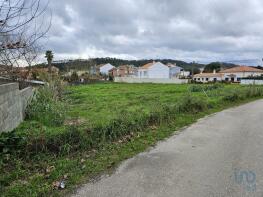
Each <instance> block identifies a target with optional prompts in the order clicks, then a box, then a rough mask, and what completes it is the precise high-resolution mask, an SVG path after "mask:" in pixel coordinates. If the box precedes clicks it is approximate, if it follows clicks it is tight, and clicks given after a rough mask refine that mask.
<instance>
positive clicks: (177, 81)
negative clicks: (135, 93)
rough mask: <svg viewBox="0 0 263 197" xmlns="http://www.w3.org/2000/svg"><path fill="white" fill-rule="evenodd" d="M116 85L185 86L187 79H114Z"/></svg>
mask: <svg viewBox="0 0 263 197" xmlns="http://www.w3.org/2000/svg"><path fill="white" fill-rule="evenodd" d="M114 81H115V82H118V83H164V84H185V83H188V79H176V78H175V79H154V78H152V79H151V78H132V77H115V78H114Z"/></svg>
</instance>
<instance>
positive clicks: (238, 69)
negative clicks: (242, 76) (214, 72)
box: [220, 66, 263, 73]
mask: <svg viewBox="0 0 263 197" xmlns="http://www.w3.org/2000/svg"><path fill="white" fill-rule="evenodd" d="M239 72H262V73H263V70H260V69H258V68H255V67H252V66H237V67H234V68H229V69H226V70H222V71H220V73H239Z"/></svg>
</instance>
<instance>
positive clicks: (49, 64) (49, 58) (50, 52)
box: [45, 51, 54, 73]
mask: <svg viewBox="0 0 263 197" xmlns="http://www.w3.org/2000/svg"><path fill="white" fill-rule="evenodd" d="M45 58H47V63H48V72H49V73H51V71H52V70H51V68H52V60H53V58H54V55H53V53H52V51H46V56H45Z"/></svg>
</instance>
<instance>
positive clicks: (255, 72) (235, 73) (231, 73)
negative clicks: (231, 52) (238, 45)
mask: <svg viewBox="0 0 263 197" xmlns="http://www.w3.org/2000/svg"><path fill="white" fill-rule="evenodd" d="M220 73H221V74H223V80H224V81H231V82H240V81H241V79H242V78H245V77H250V76H253V77H255V76H261V75H263V70H260V69H257V68H255V67H252V66H238V67H234V68H230V69H226V70H222V71H220Z"/></svg>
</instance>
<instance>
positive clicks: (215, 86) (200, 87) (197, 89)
mask: <svg viewBox="0 0 263 197" xmlns="http://www.w3.org/2000/svg"><path fill="white" fill-rule="evenodd" d="M223 87H224V86H223V85H222V84H219V83H214V84H211V85H191V86H190V87H189V91H190V92H202V91H211V90H216V89H220V88H223Z"/></svg>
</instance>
